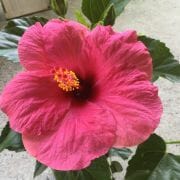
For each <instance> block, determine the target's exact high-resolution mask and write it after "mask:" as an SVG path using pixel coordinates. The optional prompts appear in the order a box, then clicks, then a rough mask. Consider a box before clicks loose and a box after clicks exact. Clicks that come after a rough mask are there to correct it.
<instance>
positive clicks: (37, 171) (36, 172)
mask: <svg viewBox="0 0 180 180" xmlns="http://www.w3.org/2000/svg"><path fill="white" fill-rule="evenodd" d="M46 169H47V166H45V165H44V164H42V163H40V162H39V161H36V166H35V170H34V178H35V177H36V176H39V175H40V174H42V173H43V172H44V171H45V170H46Z"/></svg>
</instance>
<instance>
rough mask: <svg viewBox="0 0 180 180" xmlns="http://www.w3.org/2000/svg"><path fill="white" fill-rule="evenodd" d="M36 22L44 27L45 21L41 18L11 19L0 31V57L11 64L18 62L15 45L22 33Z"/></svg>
mask: <svg viewBox="0 0 180 180" xmlns="http://www.w3.org/2000/svg"><path fill="white" fill-rule="evenodd" d="M36 22H40V23H41V24H42V25H44V24H45V23H46V22H47V19H45V18H43V17H26V18H18V19H13V20H10V21H9V22H8V24H7V25H6V26H5V27H4V28H3V29H2V30H1V31H0V56H2V57H5V58H7V60H11V61H13V62H18V61H19V59H18V53H17V45H18V41H19V39H20V38H21V36H22V34H23V33H24V31H25V30H26V29H27V28H28V27H29V26H31V25H33V24H34V23H36Z"/></svg>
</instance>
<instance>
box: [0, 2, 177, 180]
mask: <svg viewBox="0 0 180 180" xmlns="http://www.w3.org/2000/svg"><path fill="white" fill-rule="evenodd" d="M1 1H2V2H1V3H2V4H3V7H2V4H1V5H0V27H2V26H3V25H4V24H6V21H7V19H9V18H13V17H17V16H24V15H28V16H29V15H32V14H33V15H34V13H35V15H37V16H44V17H47V18H53V17H57V16H56V15H55V14H54V13H53V12H52V11H51V10H50V9H49V1H48V0H1ZM80 3H81V1H80V0H70V1H69V9H68V14H67V18H70V19H74V15H73V14H74V12H75V10H77V9H80ZM114 29H115V30H116V31H123V30H127V29H135V30H137V32H138V33H141V34H146V35H148V36H150V37H152V38H156V39H160V40H161V41H163V42H165V43H166V44H167V46H168V47H169V48H170V49H171V51H172V53H173V54H174V55H175V57H176V59H179V57H180V33H179V32H180V0H131V1H130V3H129V4H128V6H127V7H126V9H125V11H124V12H123V14H122V15H121V16H120V17H118V18H117V20H116V23H115V26H114ZM18 71H21V66H20V65H19V63H12V62H10V61H6V60H5V59H3V58H0V91H1V90H2V88H3V86H4V85H5V83H6V82H7V81H8V80H10V79H11V78H12V77H13V76H14V75H15V74H16V73H17V72H18ZM156 84H157V86H158V87H159V94H160V97H161V98H162V101H163V105H164V114H163V117H162V120H161V124H160V126H159V128H158V129H157V130H156V133H157V134H160V135H161V136H162V137H163V138H164V139H165V140H167V141H170V140H179V139H180V111H179V109H180V84H177V83H176V84H173V83H172V82H169V81H167V80H165V79H161V78H160V79H159V80H158V81H157V82H156ZM6 121H7V117H6V116H5V115H4V114H3V113H1V112H0V131H1V129H2V128H3V126H4V125H5V122H6ZM168 148H169V151H170V152H174V153H178V152H180V146H179V145H168ZM34 163H35V160H34V159H33V158H31V157H30V156H29V155H27V154H26V153H24V152H22V153H14V152H9V151H8V150H5V151H3V152H2V153H0V180H32V179H33V177H32V175H33V167H34ZM124 166H126V164H124ZM36 179H37V180H46V179H47V180H48V179H49V180H52V178H51V173H50V171H48V170H46V172H45V173H43V174H42V175H41V176H39V177H37V178H36ZM117 179H118V180H122V178H121V175H117Z"/></svg>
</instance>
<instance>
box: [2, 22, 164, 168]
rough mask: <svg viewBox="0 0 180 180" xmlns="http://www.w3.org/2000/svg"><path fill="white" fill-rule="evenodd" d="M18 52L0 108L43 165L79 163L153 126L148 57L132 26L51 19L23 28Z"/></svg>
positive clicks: (143, 135) (155, 102)
mask: <svg viewBox="0 0 180 180" xmlns="http://www.w3.org/2000/svg"><path fill="white" fill-rule="evenodd" d="M18 50H19V57H20V62H21V64H22V65H23V67H24V68H25V71H24V72H20V73H19V74H18V75H17V76H15V77H14V79H13V80H12V81H11V82H9V83H8V84H7V86H6V87H5V88H4V91H3V92H2V94H1V98H0V107H1V109H2V110H3V111H4V112H5V113H6V114H7V115H8V117H9V120H10V126H11V128H12V129H14V130H15V131H17V132H20V133H22V138H23V143H24V146H25V148H26V150H27V151H28V152H29V153H30V154H31V155H32V156H34V157H35V158H36V159H37V160H38V161H40V162H42V163H43V164H45V165H47V166H49V167H51V168H54V169H57V170H66V171H67V170H79V169H82V168H85V167H87V166H88V165H89V164H90V162H91V160H93V159H95V158H97V157H99V156H102V155H104V154H105V153H107V152H108V150H109V149H110V148H111V147H127V146H133V145H137V144H139V143H141V142H143V141H144V140H146V139H147V138H148V137H149V136H150V135H151V133H152V132H153V131H154V130H155V128H156V127H157V125H158V124H159V120H160V116H161V113H162V106H161V101H160V99H159V97H158V90H157V88H156V87H155V86H154V85H152V83H151V82H150V79H151V75H152V60H151V57H150V55H149V52H148V50H147V48H146V47H145V46H144V45H143V43H141V42H140V41H138V40H137V35H136V32H134V31H126V32H121V33H116V32H114V31H113V30H112V28H111V27H110V26H107V27H103V26H97V27H96V28H95V29H93V30H92V31H90V30H89V29H87V28H86V27H84V26H83V25H81V24H79V23H76V22H73V21H60V20H57V19H56V20H51V21H49V22H48V23H47V24H46V25H45V26H43V27H42V26H41V24H40V23H36V24H35V25H33V26H31V27H30V28H29V29H28V30H27V31H26V32H25V33H24V35H23V37H22V39H21V40H20V43H19V47H18Z"/></svg>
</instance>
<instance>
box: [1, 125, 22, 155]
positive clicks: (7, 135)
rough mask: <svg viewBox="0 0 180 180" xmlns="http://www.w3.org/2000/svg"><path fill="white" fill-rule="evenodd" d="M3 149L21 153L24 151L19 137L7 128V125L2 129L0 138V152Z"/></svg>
mask: <svg viewBox="0 0 180 180" xmlns="http://www.w3.org/2000/svg"><path fill="white" fill-rule="evenodd" d="M4 149H8V150H11V151H16V152H21V151H24V146H23V143H22V139H21V135H20V134H19V133H17V132H15V131H13V130H12V129H11V128H10V127H9V123H7V124H6V126H5V127H4V129H3V131H2V133H1V136H0V152H2V151H3V150H4Z"/></svg>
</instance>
